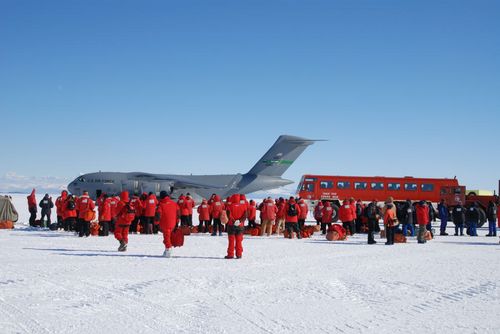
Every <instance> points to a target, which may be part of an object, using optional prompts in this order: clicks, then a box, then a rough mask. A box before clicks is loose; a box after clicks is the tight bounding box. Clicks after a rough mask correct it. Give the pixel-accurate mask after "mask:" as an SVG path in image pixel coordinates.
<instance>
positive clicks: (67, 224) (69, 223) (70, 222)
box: [64, 217, 76, 232]
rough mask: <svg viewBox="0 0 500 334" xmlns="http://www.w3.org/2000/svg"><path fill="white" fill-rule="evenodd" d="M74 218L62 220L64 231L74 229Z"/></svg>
mask: <svg viewBox="0 0 500 334" xmlns="http://www.w3.org/2000/svg"><path fill="white" fill-rule="evenodd" d="M75 224H76V218H75V217H70V218H66V219H65V220H64V230H65V231H68V232H69V231H73V230H74V229H75Z"/></svg>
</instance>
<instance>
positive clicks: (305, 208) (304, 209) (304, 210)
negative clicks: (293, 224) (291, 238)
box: [298, 198, 309, 231]
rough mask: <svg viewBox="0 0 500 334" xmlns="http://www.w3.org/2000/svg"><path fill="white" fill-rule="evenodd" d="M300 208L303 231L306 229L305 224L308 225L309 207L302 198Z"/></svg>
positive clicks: (300, 226) (300, 223)
mask: <svg viewBox="0 0 500 334" xmlns="http://www.w3.org/2000/svg"><path fill="white" fill-rule="evenodd" d="M298 203H299V208H300V213H299V230H301V231H302V229H303V228H304V224H305V223H306V219H307V214H308V213H309V207H308V206H307V203H306V201H304V200H303V199H302V198H301V199H299V202H298Z"/></svg>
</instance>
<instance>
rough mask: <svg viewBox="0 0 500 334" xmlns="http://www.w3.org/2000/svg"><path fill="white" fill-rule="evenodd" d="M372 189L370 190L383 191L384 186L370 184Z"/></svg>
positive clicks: (376, 183) (377, 183)
mask: <svg viewBox="0 0 500 334" xmlns="http://www.w3.org/2000/svg"><path fill="white" fill-rule="evenodd" d="M370 186H371V187H372V190H383V189H384V184H383V183H382V182H372V183H371V184H370Z"/></svg>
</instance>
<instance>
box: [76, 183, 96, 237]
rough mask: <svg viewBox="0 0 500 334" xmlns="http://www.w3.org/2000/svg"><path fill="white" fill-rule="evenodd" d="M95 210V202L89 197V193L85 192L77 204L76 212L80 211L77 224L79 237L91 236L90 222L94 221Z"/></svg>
mask: <svg viewBox="0 0 500 334" xmlns="http://www.w3.org/2000/svg"><path fill="white" fill-rule="evenodd" d="M94 209H95V203H94V201H93V200H92V199H91V198H90V197H89V193H88V192H87V191H84V192H83V195H82V196H81V197H80V198H79V199H78V202H77V204H76V210H77V211H78V221H77V222H78V236H79V237H83V236H86V237H88V236H89V235H90V221H91V220H92V215H93V213H94Z"/></svg>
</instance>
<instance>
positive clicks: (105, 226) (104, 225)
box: [99, 221, 109, 237]
mask: <svg viewBox="0 0 500 334" xmlns="http://www.w3.org/2000/svg"><path fill="white" fill-rule="evenodd" d="M99 225H101V228H100V229H99V236H100V237H107V236H108V235H109V222H108V221H103V222H99Z"/></svg>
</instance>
